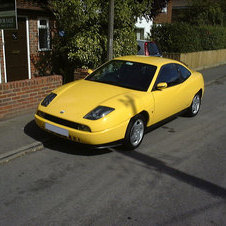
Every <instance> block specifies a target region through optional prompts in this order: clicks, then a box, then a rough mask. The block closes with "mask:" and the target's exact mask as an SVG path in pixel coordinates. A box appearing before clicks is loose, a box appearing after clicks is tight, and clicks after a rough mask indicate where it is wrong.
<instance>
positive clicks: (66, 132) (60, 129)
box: [45, 123, 69, 137]
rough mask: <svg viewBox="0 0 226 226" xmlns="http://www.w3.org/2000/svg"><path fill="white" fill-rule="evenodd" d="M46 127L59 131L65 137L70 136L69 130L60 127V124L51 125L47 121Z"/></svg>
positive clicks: (55, 131)
mask: <svg viewBox="0 0 226 226" xmlns="http://www.w3.org/2000/svg"><path fill="white" fill-rule="evenodd" d="M45 128H46V129H47V130H49V131H52V132H54V133H57V134H59V135H62V136H65V137H68V136H69V132H68V130H66V129H63V128H60V127H58V126H54V125H51V124H49V123H45Z"/></svg>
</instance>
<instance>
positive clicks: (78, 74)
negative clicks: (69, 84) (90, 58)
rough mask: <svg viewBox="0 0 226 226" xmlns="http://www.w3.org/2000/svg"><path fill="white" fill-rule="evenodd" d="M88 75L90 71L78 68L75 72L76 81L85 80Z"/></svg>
mask: <svg viewBox="0 0 226 226" xmlns="http://www.w3.org/2000/svg"><path fill="white" fill-rule="evenodd" d="M88 74H89V73H88V69H82V68H77V69H75V71H74V80H79V79H84V78H85V77H86V76H87V75H88Z"/></svg>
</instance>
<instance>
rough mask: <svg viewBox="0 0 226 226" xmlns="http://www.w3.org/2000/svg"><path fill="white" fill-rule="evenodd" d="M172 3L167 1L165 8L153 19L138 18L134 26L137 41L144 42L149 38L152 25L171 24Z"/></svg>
mask: <svg viewBox="0 0 226 226" xmlns="http://www.w3.org/2000/svg"><path fill="white" fill-rule="evenodd" d="M172 3H173V0H171V1H169V2H168V4H167V6H166V7H165V8H163V9H162V11H161V13H159V15H158V16H157V17H156V18H154V19H146V18H144V17H142V18H138V19H137V22H136V24H135V26H136V29H135V32H136V37H137V40H145V39H148V38H149V37H150V32H151V28H152V26H153V24H158V25H160V24H163V23H171V20H172Z"/></svg>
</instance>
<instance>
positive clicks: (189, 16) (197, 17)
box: [177, 0, 226, 26]
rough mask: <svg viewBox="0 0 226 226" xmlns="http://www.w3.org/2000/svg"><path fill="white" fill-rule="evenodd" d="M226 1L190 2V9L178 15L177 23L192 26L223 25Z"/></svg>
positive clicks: (199, 0) (192, 0) (201, 0)
mask: <svg viewBox="0 0 226 226" xmlns="http://www.w3.org/2000/svg"><path fill="white" fill-rule="evenodd" d="M225 13H226V2H225V0H188V7H187V9H184V10H183V11H181V12H178V13H177V19H178V20H177V21H179V22H186V23H189V24H192V25H210V26H216V25H220V26H222V25H223V21H224V17H225Z"/></svg>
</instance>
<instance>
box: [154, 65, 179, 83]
mask: <svg viewBox="0 0 226 226" xmlns="http://www.w3.org/2000/svg"><path fill="white" fill-rule="evenodd" d="M160 82H166V83H167V86H168V87H169V86H173V85H177V84H179V83H180V82H181V78H180V74H179V73H178V70H177V67H176V65H175V64H167V65H164V66H162V68H161V70H160V72H159V75H158V78H157V80H156V85H157V84H158V83H160Z"/></svg>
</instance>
